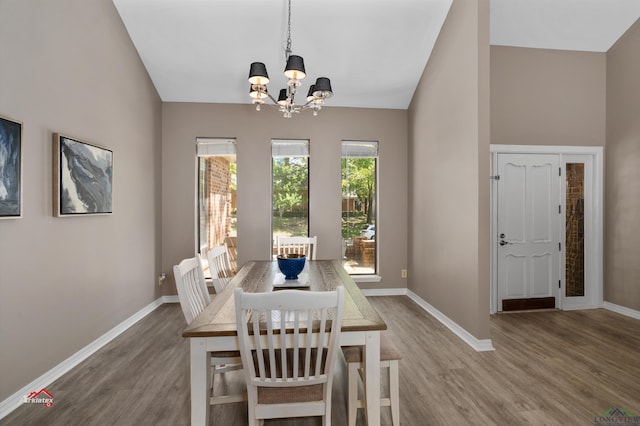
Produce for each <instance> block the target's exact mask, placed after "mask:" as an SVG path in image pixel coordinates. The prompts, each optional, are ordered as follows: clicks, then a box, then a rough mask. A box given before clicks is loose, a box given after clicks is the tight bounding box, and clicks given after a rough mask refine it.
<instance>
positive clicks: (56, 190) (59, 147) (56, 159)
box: [53, 133, 113, 217]
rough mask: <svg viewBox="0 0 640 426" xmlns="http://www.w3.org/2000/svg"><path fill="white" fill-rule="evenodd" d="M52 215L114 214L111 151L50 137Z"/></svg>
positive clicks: (58, 136)
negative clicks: (51, 140)
mask: <svg viewBox="0 0 640 426" xmlns="http://www.w3.org/2000/svg"><path fill="white" fill-rule="evenodd" d="M53 174H54V176H53V215H54V216H57V217H62V216H86V215H102V214H110V213H112V212H113V209H112V200H113V151H111V150H109V149H106V148H102V147H100V146H97V145H93V144H90V143H87V142H83V141H80V140H77V139H73V138H70V137H68V136H64V135H61V134H59V133H54V134H53Z"/></svg>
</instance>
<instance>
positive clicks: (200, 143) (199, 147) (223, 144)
mask: <svg viewBox="0 0 640 426" xmlns="http://www.w3.org/2000/svg"><path fill="white" fill-rule="evenodd" d="M196 155H197V156H198V157H210V156H213V155H236V140H235V139H220V138H197V139H196Z"/></svg>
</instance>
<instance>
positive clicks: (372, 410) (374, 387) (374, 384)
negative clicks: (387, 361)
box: [364, 331, 380, 426]
mask: <svg viewBox="0 0 640 426" xmlns="http://www.w3.org/2000/svg"><path fill="white" fill-rule="evenodd" d="M365 339H366V344H365V350H364V371H365V383H364V385H365V398H366V404H367V405H366V416H367V424H368V425H369V426H380V332H379V331H368V332H366V335H365Z"/></svg>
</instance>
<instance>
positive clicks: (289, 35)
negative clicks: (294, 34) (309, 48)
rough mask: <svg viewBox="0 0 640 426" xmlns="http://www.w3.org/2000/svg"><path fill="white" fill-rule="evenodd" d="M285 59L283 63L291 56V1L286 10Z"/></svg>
mask: <svg viewBox="0 0 640 426" xmlns="http://www.w3.org/2000/svg"><path fill="white" fill-rule="evenodd" d="M285 54H286V58H285V61H288V60H289V56H290V55H291V0H289V10H288V19H287V48H286V49H285Z"/></svg>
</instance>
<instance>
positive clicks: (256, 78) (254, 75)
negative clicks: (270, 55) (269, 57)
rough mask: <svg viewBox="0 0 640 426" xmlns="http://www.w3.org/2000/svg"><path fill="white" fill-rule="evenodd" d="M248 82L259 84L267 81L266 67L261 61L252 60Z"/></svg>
mask: <svg viewBox="0 0 640 426" xmlns="http://www.w3.org/2000/svg"><path fill="white" fill-rule="evenodd" d="M249 83H251V84H261V85H264V84H267V83H269V74H267V67H266V66H265V65H264V64H263V63H262V62H253V63H252V64H251V68H249Z"/></svg>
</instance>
